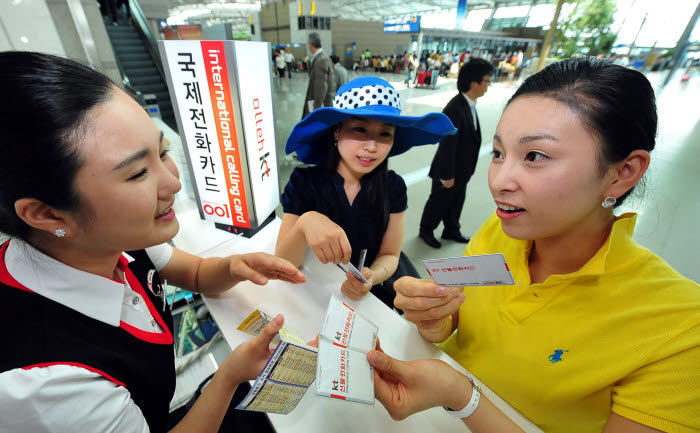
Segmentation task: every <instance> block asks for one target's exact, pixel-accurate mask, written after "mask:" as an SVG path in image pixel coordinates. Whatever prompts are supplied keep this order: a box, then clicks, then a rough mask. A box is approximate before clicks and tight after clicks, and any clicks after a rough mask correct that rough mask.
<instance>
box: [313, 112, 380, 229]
mask: <svg viewBox="0 0 700 433" xmlns="http://www.w3.org/2000/svg"><path fill="white" fill-rule="evenodd" d="M336 128H339V126H336ZM339 163H340V152H339V151H338V146H336V145H335V144H334V143H332V142H331V143H328V154H327V155H326V158H325V159H324V160H323V162H322V163H321V164H320V165H321V167H322V169H323V171H324V172H326V173H327V174H328V176H329V177H328V178H329V179H330V178H331V177H330V176H331V175H332V174H333V173H335V172H336V171H337V170H338V164H339ZM388 167H389V158H388V157H387V158H385V159H384V161H382V162H381V164H379V165H378V166H377V168H375V169H374V170H372V171H370V172H369V173H367V174H366V175H364V176H363V177H362V180H363V188H364V190H365V193H366V194H367V195H368V197H369V202H370V207H371V209H374V210H375V215H376V219H377V221H378V222H379V226H380V227H381V228H382V233H384V232H385V231H386V228H387V227H388V226H389V174H388V173H389V168H388Z"/></svg>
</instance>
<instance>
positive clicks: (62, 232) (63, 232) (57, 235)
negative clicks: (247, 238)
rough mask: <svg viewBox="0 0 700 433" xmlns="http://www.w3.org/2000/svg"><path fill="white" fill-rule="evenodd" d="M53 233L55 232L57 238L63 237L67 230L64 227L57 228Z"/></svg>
mask: <svg viewBox="0 0 700 433" xmlns="http://www.w3.org/2000/svg"><path fill="white" fill-rule="evenodd" d="M53 234H55V235H56V237H57V238H62V237H63V236H65V235H66V231H65V230H63V229H56V230H55V231H54V232H53Z"/></svg>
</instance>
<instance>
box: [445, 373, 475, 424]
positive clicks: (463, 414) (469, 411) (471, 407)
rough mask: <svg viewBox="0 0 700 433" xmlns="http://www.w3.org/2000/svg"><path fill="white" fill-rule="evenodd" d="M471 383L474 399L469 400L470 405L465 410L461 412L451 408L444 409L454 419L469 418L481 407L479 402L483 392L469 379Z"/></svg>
mask: <svg viewBox="0 0 700 433" xmlns="http://www.w3.org/2000/svg"><path fill="white" fill-rule="evenodd" d="M469 381H470V382H471V383H472V398H471V399H470V400H469V403H467V405H466V406H464V408H463V409H461V410H452V409H450V408H449V407H446V408H444V409H445V410H446V411H447V413H449V414H450V415H452V416H454V417H457V418H468V417H470V416H471V415H472V414H473V413H474V412H475V411H476V408H477V407H478V406H479V400H480V399H481V390H480V389H479V388H478V387H477V386H476V385H475V384H474V381H473V380H472V379H471V378H469Z"/></svg>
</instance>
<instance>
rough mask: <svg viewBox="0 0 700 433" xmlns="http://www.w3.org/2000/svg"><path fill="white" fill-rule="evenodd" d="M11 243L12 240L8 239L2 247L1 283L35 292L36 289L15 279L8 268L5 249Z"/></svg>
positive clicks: (0, 263) (0, 256)
mask: <svg viewBox="0 0 700 433" xmlns="http://www.w3.org/2000/svg"><path fill="white" fill-rule="evenodd" d="M9 245H10V241H7V242H5V243H4V244H2V246H1V247H0V283H3V284H6V285H8V286H10V287H14V288H15V289H20V290H24V291H25V292H29V293H34V291H32V290H29V289H28V288H26V287H24V286H23V285H21V284H20V283H19V281H17V280H15V279H14V278H13V277H12V275H10V272H9V271H8V270H7V265H6V264H5V251H7V247H8V246H9Z"/></svg>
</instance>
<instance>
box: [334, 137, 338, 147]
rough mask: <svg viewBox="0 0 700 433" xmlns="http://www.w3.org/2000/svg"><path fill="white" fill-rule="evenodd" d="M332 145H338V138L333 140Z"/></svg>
mask: <svg viewBox="0 0 700 433" xmlns="http://www.w3.org/2000/svg"><path fill="white" fill-rule="evenodd" d="M333 146H335V147H338V140H335V139H334V140H333Z"/></svg>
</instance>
